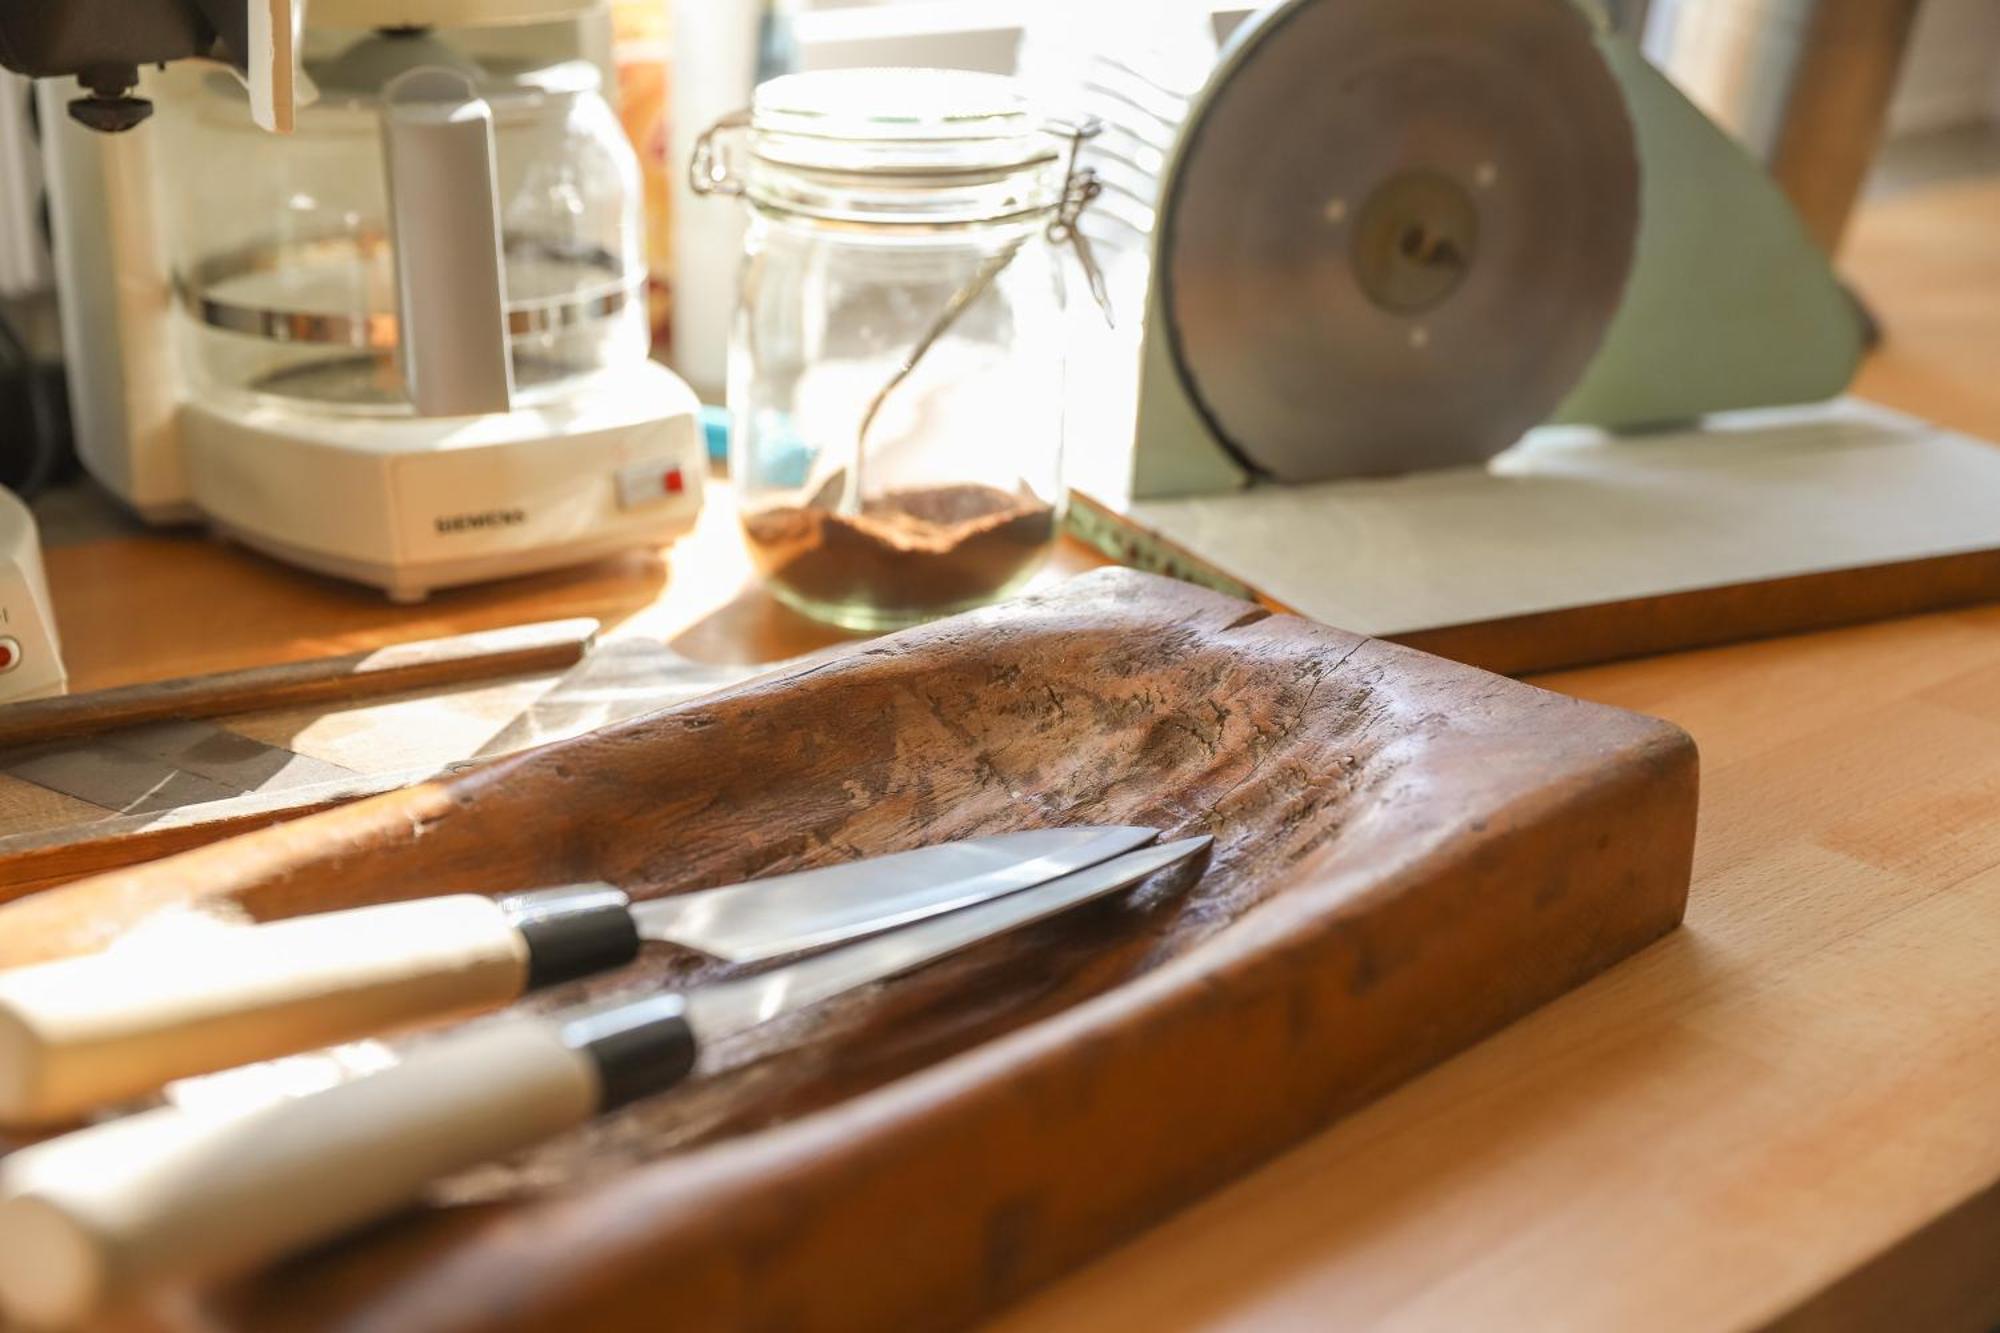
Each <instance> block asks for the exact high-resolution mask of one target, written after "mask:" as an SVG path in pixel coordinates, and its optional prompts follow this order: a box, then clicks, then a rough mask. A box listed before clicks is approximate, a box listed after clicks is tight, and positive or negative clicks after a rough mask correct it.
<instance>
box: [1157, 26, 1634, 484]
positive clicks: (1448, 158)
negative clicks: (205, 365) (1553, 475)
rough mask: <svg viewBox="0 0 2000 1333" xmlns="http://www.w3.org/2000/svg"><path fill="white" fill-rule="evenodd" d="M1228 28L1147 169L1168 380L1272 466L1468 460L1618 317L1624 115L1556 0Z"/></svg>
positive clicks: (1592, 348)
mask: <svg viewBox="0 0 2000 1333" xmlns="http://www.w3.org/2000/svg"><path fill="white" fill-rule="evenodd" d="M1253 22H1255V24H1256V26H1255V27H1254V28H1252V29H1251V30H1249V31H1248V32H1246V33H1244V34H1241V35H1240V36H1239V40H1238V42H1237V43H1236V44H1235V45H1234V47H1233V48H1232V51H1231V53H1230V54H1229V55H1228V56H1227V57H1225V60H1224V62H1223V65H1222V67H1221V68H1220V69H1219V70H1218V71H1217V75H1216V78H1215V80H1214V81H1213V82H1212V83H1211V84H1210V85H1209V88H1208V90H1207V92H1206V93H1205V94H1204V96H1203V98H1202V101H1201V104H1200V105H1199V106H1197V108H1196V109H1195V111H1194V113H1193V115H1192V117H1191V118H1190V121H1189V126H1188V130H1187V133H1186V136H1185V139H1184V142H1183V144H1182V146H1181V149H1180V150H1179V156H1178V158H1177V160H1176V162H1175V164H1174V166H1173V168H1172V171H1171V173H1170V178H1169V181H1168V184H1167V187H1166V192H1165V201H1164V212H1163V216H1162V222H1161V229H1160V235H1161V240H1160V244H1161V246H1162V254H1161V262H1160V264H1159V268H1158V273H1159V281H1160V283H1161V285H1162V291H1161V299H1162V306H1161V308H1162V309H1163V310H1164V312H1165V315H1166V324H1167V328H1166V330H1165V332H1166V336H1167V337H1168V339H1169V343H1170V347H1171V349H1172V352H1173V357H1174V361H1175V363H1176V366H1177V368H1178V369H1179V372H1180V375H1181V378H1182V381H1183V383H1184V384H1185V385H1186V387H1187V389H1188V391H1189V393H1190V394H1191V395H1192V397H1193V398H1194V400H1195V401H1196V403H1197V404H1198V406H1199V407H1200V409H1201V411H1202V412H1203V414H1204V415H1205V416H1206V417H1207V418H1208V420H1209V422H1210V424H1211V425H1212V426H1213V427H1214V429H1215V431H1216V433H1217V434H1218V436H1219V437H1220V438H1221V439H1222V441H1223V442H1224V444H1225V445H1227V446H1228V447H1229V448H1230V449H1231V450H1232V451H1233V452H1235V453H1236V454H1237V456H1238V458H1239V459H1240V461H1242V462H1244V463H1245V464H1247V465H1248V466H1250V467H1251V468H1252V469H1253V470H1254V471H1256V472H1258V473H1261V474H1263V475H1265V476H1269V477H1273V478H1276V479H1278V480H1281V481H1312V480H1319V479H1324V478H1329V477H1341V476H1366V475H1380V474H1385V473H1396V472H1408V471H1414V470H1417V469H1421V468H1433V467H1443V466H1451V465H1455V464H1464V463H1472V462H1479V461H1482V460H1484V459H1487V458H1490V457H1491V456H1493V455H1494V454H1496V453H1498V452H1499V451H1501V450H1502V449H1505V448H1506V447H1507V446H1508V445H1510V444H1512V443H1514V441H1516V440H1517V439H1519V438H1520V436H1521V434H1522V433H1523V432H1524V431H1526V430H1527V429H1528V428H1529V427H1531V426H1534V425H1536V424H1537V423H1539V422H1540V421H1542V420H1543V419H1545V418H1546V417H1547V416H1548V414H1549V413H1550V411H1551V410H1552V409H1554V408H1555V406H1556V405H1557V404H1558V403H1559V402H1560V401H1561V400H1562V398H1563V397H1564V395H1565V394H1566V393H1567V392H1568V391H1569V389H1570V388H1571V386H1572V385H1574V384H1575V383H1576V381H1577V379H1578V378H1579V377H1580V376H1581V374H1582V373H1583V370H1584V368H1585V366H1586V365H1587V364H1588V363H1589V361H1590V358H1591V356H1592V355H1593V354H1594V353H1595V352H1596V350H1597V347H1598V344H1599V343H1600V342H1601V341H1602V339H1603V336H1604V331H1605V328H1606V326H1607V325H1608V324H1609V323H1610V320H1611V317H1612V315H1613V313H1614V312H1615V311H1616V310H1617V307H1618V302H1619V299H1620V296H1621V295H1622V293H1623V291H1624V286H1625V279H1626V276H1627V273H1628V271H1629V270H1630V268H1631V264H1632V253H1633V244H1634V239H1635V236H1636V233H1637V229H1638V196H1639V167H1638V160H1637V155H1636V149H1635V145H1634V141H1633V131H1632V126H1631V121H1630V119H1629V117H1628V115H1627V113H1626V110H1625V103H1624V99H1623V97H1622V95H1621V94H1620V92H1619V88H1618V85H1617V83H1616V81H1615V79H1614V78H1613V76H1612V74H1611V72H1610V70H1609V68H1608V67H1607V66H1606V64H1605V61H1604V58H1603V56H1602V55H1601V54H1600V53H1599V51H1598V49H1597V45H1596V41H1595V38H1594V35H1593V32H1592V29H1591V27H1590V24H1589V22H1588V21H1587V20H1586V19H1585V18H1584V16H1583V15H1582V14H1581V13H1580V12H1579V11H1578V10H1577V8H1576V6H1575V4H1574V3H1573V0H1481V2H1480V3H1478V4H1466V3H1465V0H1294V2H1293V3H1290V4H1286V5H1281V6H1279V7H1277V8H1275V9H1273V10H1271V11H1268V12H1267V13H1266V14H1265V15H1264V16H1263V17H1262V18H1261V19H1258V20H1253Z"/></svg>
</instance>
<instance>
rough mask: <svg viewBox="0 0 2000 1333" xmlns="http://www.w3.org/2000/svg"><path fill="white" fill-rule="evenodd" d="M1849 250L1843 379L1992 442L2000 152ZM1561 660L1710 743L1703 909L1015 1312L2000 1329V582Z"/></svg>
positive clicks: (1260, 1322)
mask: <svg viewBox="0 0 2000 1333" xmlns="http://www.w3.org/2000/svg"><path fill="white" fill-rule="evenodd" d="M1841 262H1842V268H1843V270H1844V271H1845V273H1846V274H1847V276H1848V277H1849V278H1850V279H1851V280H1852V281H1853V282H1854V283H1855V285H1856V286H1857V287H1858V288H1859V290H1860V291H1861V293H1862V295H1863V296H1864V297H1865V298H1866V299H1867V300H1868V302H1869V303H1870V305H1871V306H1872V307H1873V308H1874V310H1875V311H1876V313H1877V314H1878V315H1879V316H1880V318H1881V320H1882V322H1883V324H1884V327H1885V330H1886V335H1887V340H1886V341H1885V343H1884V344H1883V346H1882V347H1881V348H1879V349H1878V350H1877V351H1876V352H1875V353H1874V354H1873V355H1872V356H1871V357H1870V358H1869V360H1868V361H1867V363H1866V364H1865V365H1864V366H1863V369H1862V374H1861V377H1860V379H1859V381H1858V382H1857V384H1856V386H1855V387H1856V391H1857V392H1859V393H1861V394H1863V395H1864V396H1866V397H1869V398H1873V399H1875V400H1877V401H1880V402H1883V403H1886V404H1888V405H1889V406H1892V407H1896V408H1900V409H1902V410H1904V411H1909V412H1913V413H1916V414H1919V415H1921V416H1924V417H1927V418H1930V419H1932V420H1935V421H1937V422H1939V423H1940V424H1942V425H1945V426H1948V427H1950V428H1952V429H1954V430H1960V431H1965V432H1967V433H1970V434H1973V435H1978V436H1983V437H1985V438H1987V439H2000V377H1996V376H1995V375H1994V373H1993V370H1994V367H1995V366H1996V365H2000V306H1996V304H1995V302H1994V293H1995V292H1996V291H2000V181H1996V180H1993V179H1991V178H1988V179H1986V180H1983V181H1962V182H1957V183H1953V184H1949V185H1944V186H1939V187H1933V188H1927V189H1923V190H1920V191H1916V192H1913V193H1910V194H1907V195H1903V196H1899V197H1896V198H1892V199H1888V200H1878V201H1873V202H1870V203H1869V204H1867V205H1866V206H1865V207H1864V208H1863V209H1862V210H1861V211H1860V212H1859V213H1858V215H1857V216H1856V218H1855V221H1854V224H1853V226H1852V227H1851V228H1850V229H1849V235H1848V240H1847V244H1846V248H1845V249H1844V251H1843V252H1842V256H1841ZM1540 683H1542V684H1545V685H1547V686H1548V687H1549V688H1552V689H1557V690H1561V691H1563V692H1564V693H1567V694H1572V695H1577V696H1580V697H1583V698H1588V699H1595V700H1598V701H1601V702H1605V703H1611V704H1616V705H1620V706H1622V707H1627V708H1637V709H1642V710H1644V711H1645V712H1648V713H1653V714H1657V715H1659V716H1662V717H1666V718H1669V719H1671V720H1673V721H1675V722H1677V723H1679V724H1680V725H1681V726H1683V727H1685V728H1686V729H1687V730H1688V731H1689V732H1690V733H1691V734H1692V735H1693V736H1694V737H1695V739H1696V741H1697V742H1698V743H1699V744H1700V746H1701V749H1702V821H1701V828H1702V832H1701V838H1700V842H1699V844H1698V846H1697V854H1696V858H1695V878H1694V887H1693V890H1692V893H1691V895H1690V899H1689V907H1688V919H1687V925H1686V927H1685V928H1684V929H1682V930H1680V931H1677V932H1676V933H1675V934H1674V935H1673V936H1672V937H1671V938H1669V939H1667V940H1665V941H1663V942H1662V943H1660V944H1659V945H1657V946H1655V947H1654V948H1652V949H1649V950H1648V951H1646V952H1645V953H1644V954H1642V955H1640V956H1639V957H1638V958H1636V959H1633V960H1632V961H1631V962H1629V963H1627V964H1625V965H1623V966H1621V967H1619V968H1617V969H1615V970H1613V971H1612V972H1611V973H1610V974H1608V975H1606V976H1604V977H1601V978H1599V979H1598V980H1597V981H1594V982H1592V983H1591V984H1589V985H1588V986H1585V987H1584V988H1582V989H1581V990H1579V991H1577V992H1575V993H1574V994H1572V995H1570V996H1568V997H1566V998H1564V999H1563V1000H1561V1001H1558V1002H1557V1003H1555V1004H1553V1005H1550V1006H1548V1007H1546V1008H1544V1009H1542V1010H1541V1011H1539V1012H1538V1013H1536V1014H1534V1015H1533V1016H1532V1017H1530V1018H1529V1019H1527V1020H1525V1021H1523V1022H1521V1023H1518V1024H1516V1025H1514V1026H1513V1027H1511V1028H1510V1029H1508V1030H1507V1031H1506V1032H1504V1033H1501V1034H1499V1035H1498V1036H1496V1037H1495V1038H1493V1039H1491V1040H1489V1041H1486V1042H1483V1043H1481V1044H1480V1046H1479V1047H1477V1048H1476V1049H1475V1050H1473V1051H1470V1052H1468V1053H1466V1054H1465V1055H1464V1056H1461V1057H1460V1058H1458V1059H1456V1060H1453V1061H1451V1062H1450V1063H1448V1064H1446V1065H1445V1066H1443V1067H1441V1068H1439V1069H1437V1070H1435V1071H1433V1072H1431V1073H1430V1074H1427V1075H1426V1076H1424V1077H1423V1078H1421V1079H1419V1080H1417V1081H1415V1082H1413V1083H1411V1084H1410V1085H1408V1086H1407V1087H1405V1088H1403V1089H1401V1090H1399V1091H1398V1092H1397V1093H1395V1094H1394V1095H1392V1096H1390V1097H1388V1098H1385V1099H1384V1100H1382V1101H1381V1102H1378V1103H1376V1104H1375V1105H1373V1106H1371V1107H1369V1108H1367V1109H1366V1110H1365V1111H1362V1112H1361V1113H1359V1114H1357V1115H1355V1116H1352V1117H1350V1118H1349V1119H1347V1120H1345V1121H1343V1122H1342V1123H1341V1124H1339V1125H1338V1126H1336V1127H1334V1128H1333V1129H1330V1130H1328V1131H1327V1132H1325V1133H1323V1134H1321V1135H1319V1136H1318V1137H1316V1138H1315V1139H1314V1140H1312V1141H1311V1142H1310V1143H1309V1144H1307V1145H1305V1146H1302V1147H1301V1148H1299V1149H1298V1150H1296V1151H1295V1152H1293V1153H1291V1154H1289V1155H1287V1156H1285V1157H1283V1158H1281V1159H1279V1160H1278V1161H1276V1162H1274V1163H1272V1164H1271V1165H1269V1166H1268V1167H1266V1168H1265V1169H1263V1170H1262V1171H1259V1172H1257V1173H1254V1174H1252V1175H1250V1176H1247V1177H1246V1178H1245V1179H1244V1180H1242V1181H1241V1182H1239V1183H1238V1184H1236V1185H1234V1186H1232V1187H1231V1188H1230V1189H1228V1190H1227V1191H1224V1192H1222V1193H1219V1194H1218V1195H1216V1196H1214V1197H1213V1198H1211V1199H1210V1200H1207V1201H1205V1202H1204V1203H1202V1204H1201V1205H1199V1206H1197V1207H1196V1208H1193V1209H1190V1210H1188V1211H1187V1212H1185V1213H1183V1214H1181V1215H1180V1216H1178V1217H1176V1218H1174V1219H1172V1220H1171V1221H1169V1222H1167V1223H1166V1224H1164V1225H1162V1226H1161V1227H1159V1228H1158V1229H1157V1230H1156V1231H1154V1232H1152V1233H1151V1234H1149V1235H1148V1236H1146V1237H1144V1238H1142V1239H1141V1240H1139V1241H1138V1242H1136V1243H1134V1244H1133V1245H1131V1246H1129V1247H1128V1248H1126V1249H1125V1250H1123V1251H1121V1252H1120V1253H1118V1254H1117V1255H1115V1256H1113V1257H1111V1258H1109V1259H1107V1260H1106V1261H1104V1262H1102V1263H1100V1264H1098V1265H1095V1266H1093V1267H1092V1268H1089V1269H1086V1270H1084V1271H1083V1272H1081V1273H1079V1274H1077V1275H1075V1276H1074V1277H1072V1278H1070V1279H1068V1280H1066V1281H1065V1282H1063V1283H1061V1284H1058V1285H1056V1286H1055V1287H1053V1288H1051V1289H1050V1290H1049V1291H1047V1292H1046V1293H1044V1294H1043V1295H1041V1296H1040V1297H1038V1298H1037V1299H1035V1300H1033V1301H1030V1302H1028V1303H1026V1304H1023V1305H1022V1306H1020V1307H1019V1308H1018V1309H1017V1310H1016V1311H1014V1312H1013V1313H1012V1314H1011V1315H1010V1316H1009V1317H1007V1318H1006V1319H1003V1320H1001V1321H999V1322H998V1323H997V1324H996V1325H995V1326H994V1328H995V1333H1029V1331H1030V1330H1032V1333H1103V1331H1104V1330H1107V1329H1128V1328H1130V1329H1146V1330H1148V1331H1149V1333H1185V1331H1187V1330H1197V1329H1200V1330H1210V1329H1224V1328H1228V1329H1241V1328H1250V1327H1257V1328H1291V1327H1315V1328H1316V1327H1325V1326H1327V1325H1329V1324H1332V1325H1338V1326H1343V1327H1369V1328H1383V1329H1410V1330H1429V1329H1436V1328H1478V1329H1482V1330H1535V1331H1536V1333H1540V1331H1541V1330H1546V1329H1550V1328H1563V1329H1603V1328H1616V1329H1620V1330H1623V1331H1624V1333H1683V1331H1684V1330H1687V1329H1694V1328H1716V1329H1720V1328H1739V1329H1740V1328H1755V1327H1764V1326H1777V1327H1784V1326H1786V1325H1787V1324H1788V1323H1789V1324H1791V1326H1794V1327H1801V1328H1819V1329H1859V1328H1867V1329H1880V1328H1889V1327H1903V1328H1938V1329H1963V1330H1968V1331H1971V1330H1987V1329H1992V1328H1995V1327H2000V1269H1996V1266H1995V1264H1994V1262H1993V1256H1994V1255H1995V1254H2000V1131H1996V1128H1995V1127H1996V1126H2000V1052H1996V1050H1995V1047H1994V1042H1993V1033H1994V1032H1996V1031H2000V948H1996V945H2000V939H1996V937H1995V933H1994V932H1995V925H1996V923H2000V821H1996V820H1995V819H1994V818H1993V813H1994V810H1995V808H1996V805H1995V802H1996V794H2000V608H1995V607H1984V608H1980V609H1977V610H1964V611H1955V612H1951V613H1948V614H1936V615H1927V616H1923V617H1919V618H1915V619H1908V620H1902V621H1894V622H1888V623H1882V624H1875V625H1867V626H1861V627H1857V628H1850V629H1843V630H1839V631H1834V632H1826V633H1818V634H1812V635H1802V636H1797V637H1792V638H1785V639H1775V640H1771V641H1767V642H1762V643H1749V644H1740V645H1737V646H1734V647H1730V648H1725V649H1715V650H1710V651H1706V652H1698V653H1684V654H1680V655H1677V656H1674V657H1664V658H1657V659H1652V660H1648V661H1642V662H1630V663H1625V664H1621V665H1617V666H1610V667H1600V668H1595V669H1592V670H1588V671H1575V672H1568V673H1565V674H1563V675H1560V676H1555V677H1549V678H1544V679H1543V680H1542V681H1541V682H1540ZM1794 1321H1795V1322H1794Z"/></svg>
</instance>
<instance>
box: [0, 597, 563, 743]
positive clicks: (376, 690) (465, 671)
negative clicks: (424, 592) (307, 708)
mask: <svg viewBox="0 0 2000 1333" xmlns="http://www.w3.org/2000/svg"><path fill="white" fill-rule="evenodd" d="M596 635H597V622H596V621H595V620H592V619H589V618H579V619H575V620H549V621H542V622H540V623H537V624H532V625H515V626H511V627H509V628H507V629H497V630H483V631H481V632H479V633H476V634H460V635H455V636H453V637H451V638H447V639H425V640H421V641H419V642H416V643H402V644H394V645H391V646H390V647H387V648H377V649H374V650H372V651H369V652H360V653H341V654H339V655H337V656H334V657H319V658H313V659H311V660H309V661H304V662H286V663H283V664H280V665H278V666H266V667H251V668H249V669H248V670H244V671H220V672H216V673H214V674H212V675H206V676H186V677H183V678H181V679H179V680H162V681H153V682H150V683H148V684H144V685H128V686H124V687H122V688H119V689H113V690H97V691H93V692H91V693H89V694H71V695H66V696H63V697H60V698H55V699H34V700H29V701H27V702H25V703H17V704H9V705H7V706H6V707H4V708H0V748H6V747H9V746H16V745H34V744H40V743H42V742H44V741H58V740H75V739H78V738H80V737H84V736H97V735H102V734H103V733H105V732H107V731H116V730H118V729H119V728H121V727H134V726H139V725H141V724H142V723H147V722H168V721H180V720H186V719H189V718H202V717H223V716H226V715H228V714H232V713H249V712H258V711H262V710H265V709H271V708H285V707H291V706H294V705H297V704H305V703H318V702H322V701H326V700H341V701H346V700H353V699H367V698H376V697H379V696H382V695H386V694H399V693H401V692H403V691H405V690H416V689H424V688H428V687H432V686H439V685H459V684H464V683H465V682H467V681H475V680H494V679H497V678H499V677H502V676H516V675H526V674H528V673H529V672H534V671H559V670H562V669H563V668H564V667H568V666H573V665H574V664H575V663H576V662H578V661H580V660H581V659H582V657H583V654H584V652H585V651H586V650H588V649H589V647H590V644H591V641H592V639H594V638H595V637H596Z"/></svg>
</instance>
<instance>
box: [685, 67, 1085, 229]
mask: <svg viewBox="0 0 2000 1333" xmlns="http://www.w3.org/2000/svg"><path fill="white" fill-rule="evenodd" d="M1078 133H1079V130H1078V127H1076V126H1073V125H1069V124H1065V123H1062V122H1060V121H1057V120H1054V119H1051V118H1050V117H1048V116H1046V115H1044V114H1042V113H1041V112H1040V110H1039V109H1038V108H1037V107H1036V105H1035V104H1034V102H1033V101H1032V100H1031V99H1030V98H1029V97H1028V96H1027V94H1026V93H1025V92H1024V91H1023V90H1022V87H1021V85H1020V84H1019V83H1017V82H1016V81H1015V80H1013V79H1009V78H1005V77H1002V76H1000V75H997V74H984V73H978V72H974V71H969V70H943V69H842V70H821V71H815V72H812V73H807V74H788V75H784V76H782V77H780V78H776V79H772V80H769V81H768V82H766V83H763V84H761V85H759V86H758V88H757V90H756V92H755V94H754V95H753V97H752V101H751V105H750V108H749V110H748V111H746V112H741V113H739V114H738V115H736V116H732V117H729V118H727V119H726V120H725V121H723V122H722V123H720V124H719V125H717V126H716V127H715V128H714V129H713V130H711V131H710V132H709V134H707V135H704V136H703V139H702V143H701V144H700V145H698V146H697V150H696V157H695V162H694V168H693V170H694V174H695V177H696V184H697V188H698V189H702V190H704V191H705V192H714V193H721V194H741V195H744V196H745V197H746V198H747V199H748V200H749V202H750V203H751V204H753V205H755V206H757V207H758V208H760V209H763V210H766V211H768V212H774V213H778V214H784V215H793V216H798V217H803V218H809V219H818V220H825V221H833V222H843V223H858V224H869V223H918V224H929V225H940V224H947V225H948V224H962V223H979V222H997V221H1004V220H1010V219H1017V218H1018V219H1027V218H1033V217H1037V216H1040V215H1043V214H1046V213H1048V212H1050V211H1052V210H1054V209H1056V208H1057V207H1058V206H1059V205H1060V204H1061V203H1062V202H1063V197H1064V188H1065V184H1066V182H1067V180H1068V178H1069V174H1070V168H1071V159H1072V157H1073V155H1074V147H1075V143H1076V140H1077V137H1078Z"/></svg>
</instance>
